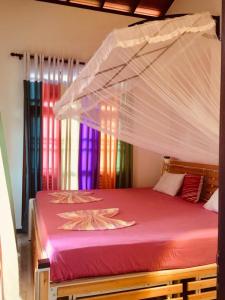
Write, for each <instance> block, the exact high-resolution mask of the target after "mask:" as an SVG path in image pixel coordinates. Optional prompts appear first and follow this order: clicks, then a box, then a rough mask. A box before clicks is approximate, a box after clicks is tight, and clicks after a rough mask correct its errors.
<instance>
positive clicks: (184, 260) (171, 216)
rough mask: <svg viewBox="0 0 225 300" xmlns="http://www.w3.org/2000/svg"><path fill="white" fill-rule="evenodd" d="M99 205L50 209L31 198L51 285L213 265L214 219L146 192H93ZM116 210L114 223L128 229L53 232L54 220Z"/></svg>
mask: <svg viewBox="0 0 225 300" xmlns="http://www.w3.org/2000/svg"><path fill="white" fill-rule="evenodd" d="M95 195H96V196H99V197H102V198H103V200H102V201H98V202H92V203H82V204H53V203H51V202H50V196H49V193H48V192H38V193H37V195H36V207H37V223H38V228H39V232H40V236H41V243H42V246H43V247H44V248H45V250H46V252H47V255H48V257H49V259H50V263H51V280H52V281H53V282H61V281H66V280H73V279H77V278H85V277H95V276H107V275H116V274H124V273H134V272H143V271H156V270H166V269H176V268H188V267H193V266H200V265H205V264H210V263H215V262H216V254H217V233H218V226H217V223H218V215H217V214H216V213H214V212H210V211H208V210H206V209H204V208H203V204H201V203H198V204H193V203H190V202H187V201H185V200H183V199H182V198H180V197H171V196H168V195H165V194H162V193H159V192H156V191H153V190H152V189H149V188H147V189H114V190H96V191H95ZM103 208H119V214H118V215H117V216H116V218H117V219H121V220H125V221H131V220H134V221H136V224H135V225H133V226H131V227H126V228H121V229H115V230H101V231H70V230H69V231H65V230H62V229H57V228H58V227H59V226H61V225H62V224H63V223H65V219H64V220H63V219H62V218H60V217H59V216H58V215H57V214H58V213H62V212H69V211H74V210H83V209H84V210H86V209H103Z"/></svg>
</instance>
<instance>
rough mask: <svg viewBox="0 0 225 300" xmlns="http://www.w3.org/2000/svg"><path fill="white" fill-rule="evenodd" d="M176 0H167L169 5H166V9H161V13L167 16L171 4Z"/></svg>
mask: <svg viewBox="0 0 225 300" xmlns="http://www.w3.org/2000/svg"><path fill="white" fill-rule="evenodd" d="M173 2H174V0H167V5H165V6H164V9H163V10H162V11H161V15H162V16H165V14H166V13H167V11H168V9H169V8H170V6H171V5H172V4H173Z"/></svg>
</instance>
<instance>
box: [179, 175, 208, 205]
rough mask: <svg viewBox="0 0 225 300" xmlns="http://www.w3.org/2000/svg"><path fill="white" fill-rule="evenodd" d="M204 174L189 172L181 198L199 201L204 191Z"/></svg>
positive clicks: (185, 178) (194, 201)
mask: <svg viewBox="0 0 225 300" xmlns="http://www.w3.org/2000/svg"><path fill="white" fill-rule="evenodd" d="M202 184H203V176H200V175H191V174H187V175H185V177H184V182H183V186H182V190H181V198H183V199H184V200H187V201H190V202H193V203H197V202H198V201H199V198H200V194H201V191H202Z"/></svg>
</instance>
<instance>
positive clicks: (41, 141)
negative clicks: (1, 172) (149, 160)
mask: <svg viewBox="0 0 225 300" xmlns="http://www.w3.org/2000/svg"><path fill="white" fill-rule="evenodd" d="M25 67H26V68H25V70H26V74H25V75H26V79H25V80H24V160H23V217H22V224H23V230H24V231H27V220H28V205H29V199H30V198H33V197H35V194H36V192H37V191H39V190H56V189H81V190H86V189H95V188H115V187H117V188H122V187H130V186H132V159H133V158H132V146H131V145H128V144H126V143H123V142H120V141H117V140H116V139H115V138H114V137H112V136H109V135H107V134H105V133H100V132H98V131H96V130H94V129H92V128H89V127H88V126H86V125H83V124H80V123H79V122H78V121H76V120H71V119H67V120H63V121H58V120H56V119H55V116H54V113H53V105H54V103H55V102H56V101H58V100H59V98H60V96H61V94H62V92H63V91H64V90H65V89H66V87H67V86H68V85H69V84H70V83H71V82H72V81H73V80H74V79H75V78H76V76H77V73H78V71H79V64H75V61H74V59H69V60H67V62H66V63H65V62H64V60H63V59H62V58H55V57H54V58H51V57H49V58H48V60H47V61H46V60H45V59H44V57H43V55H38V54H36V55H35V56H34V59H31V58H30V55H29V54H25ZM102 110H103V112H104V113H106V118H105V120H104V121H103V122H105V125H106V127H107V126H111V127H114V128H116V126H117V124H116V121H115V120H116V111H115V110H114V112H115V120H110V118H108V116H107V114H108V112H110V113H111V112H112V107H110V106H109V105H105V106H103V107H102Z"/></svg>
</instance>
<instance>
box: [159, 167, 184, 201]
mask: <svg viewBox="0 0 225 300" xmlns="http://www.w3.org/2000/svg"><path fill="white" fill-rule="evenodd" d="M184 176H185V174H173V173H167V172H165V173H164V174H163V175H162V176H161V177H160V179H159V181H158V182H157V184H156V185H155V186H154V188H153V190H154V191H158V192H161V193H164V194H167V195H170V196H176V194H177V192H178V191H179V189H180V187H181V185H182V182H183V180H184Z"/></svg>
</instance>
